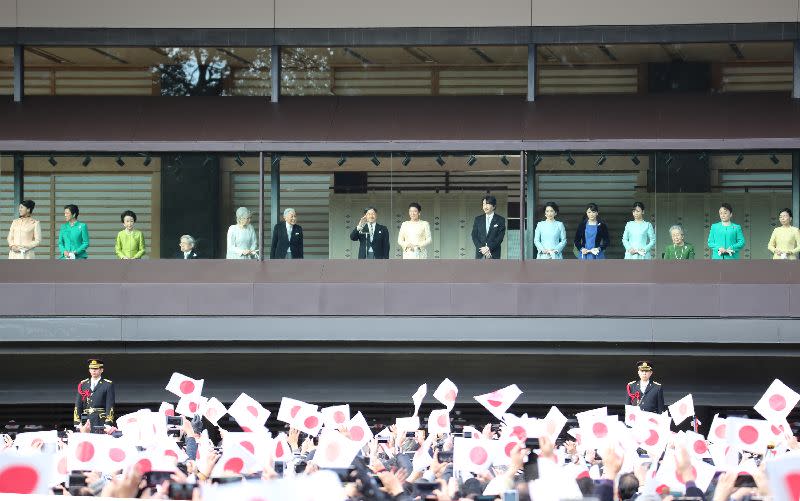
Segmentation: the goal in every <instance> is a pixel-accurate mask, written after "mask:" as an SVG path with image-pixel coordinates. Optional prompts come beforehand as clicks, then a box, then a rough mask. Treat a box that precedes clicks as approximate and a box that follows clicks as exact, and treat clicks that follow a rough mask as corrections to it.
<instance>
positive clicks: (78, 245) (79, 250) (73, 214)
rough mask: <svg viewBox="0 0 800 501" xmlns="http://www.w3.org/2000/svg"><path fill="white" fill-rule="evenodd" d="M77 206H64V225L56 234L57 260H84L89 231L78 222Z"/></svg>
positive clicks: (83, 224) (87, 246)
mask: <svg viewBox="0 0 800 501" xmlns="http://www.w3.org/2000/svg"><path fill="white" fill-rule="evenodd" d="M78 213H79V210H78V206H77V205H72V204H70V205H65V206H64V221H66V222H65V223H64V224H62V225H61V230H60V231H59V232H58V251H59V253H60V255H59V256H58V258H59V259H86V258H87V257H88V256H87V254H86V249H88V248H89V230H88V229H87V228H86V224H85V223H82V222H80V221H78Z"/></svg>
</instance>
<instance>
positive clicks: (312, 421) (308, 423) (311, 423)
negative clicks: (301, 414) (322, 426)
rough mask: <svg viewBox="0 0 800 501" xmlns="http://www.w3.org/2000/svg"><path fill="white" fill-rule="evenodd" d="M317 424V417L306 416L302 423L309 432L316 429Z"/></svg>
mask: <svg viewBox="0 0 800 501" xmlns="http://www.w3.org/2000/svg"><path fill="white" fill-rule="evenodd" d="M318 424H319V419H317V416H308V417H307V418H306V419H305V421H303V425H305V427H306V428H308V429H310V430H311V429H314V428H316V427H317V425H318Z"/></svg>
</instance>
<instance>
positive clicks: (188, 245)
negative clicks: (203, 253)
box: [175, 235, 200, 259]
mask: <svg viewBox="0 0 800 501" xmlns="http://www.w3.org/2000/svg"><path fill="white" fill-rule="evenodd" d="M194 244H195V241H194V238H193V237H192V236H191V235H183V236H182V237H181V240H180V243H179V244H178V247H179V249H178V251H177V252H175V259H200V256H198V255H197V252H195V250H194Z"/></svg>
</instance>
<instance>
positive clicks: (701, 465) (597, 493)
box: [0, 359, 800, 501]
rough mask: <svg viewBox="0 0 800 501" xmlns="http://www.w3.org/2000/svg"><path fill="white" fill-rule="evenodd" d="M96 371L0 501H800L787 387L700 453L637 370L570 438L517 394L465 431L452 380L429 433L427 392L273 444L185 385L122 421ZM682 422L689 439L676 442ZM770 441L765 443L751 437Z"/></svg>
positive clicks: (7, 446) (6, 454)
mask: <svg viewBox="0 0 800 501" xmlns="http://www.w3.org/2000/svg"><path fill="white" fill-rule="evenodd" d="M88 364H89V365H88V366H89V376H90V377H88V378H86V379H84V380H82V381H81V382H80V383H79V385H78V390H77V396H76V407H75V415H74V418H75V430H74V431H72V430H70V431H68V432H66V433H63V434H62V433H57V432H56V431H52V432H34V433H21V434H17V435H16V436H13V437H12V436H9V435H4V436H3V437H2V442H0V492H5V493H8V492H15V493H42V492H47V493H53V494H58V495H73V496H100V497H109V498H149V499H194V500H215V499H245V498H246V499H270V500H273V501H281V500H292V501H295V500H305V499H309V500H320V501H326V500H331V501H360V500H363V501H372V500H375V501H384V500H385V501H414V500H436V501H455V500H479V501H480V500H487V501H488V500H492V501H494V500H500V501H508V500H518V501H519V500H521V501H525V500H548V501H549V500H561V499H580V498H585V499H597V500H600V501H613V500H631V499H637V500H640V501H659V500H677V499H688V498H691V499H701V500H705V499H708V500H712V499H713V500H715V501H728V500H736V501H739V500H750V499H752V500H756V499H768V498H770V496H773V497H772V498H771V499H775V500H776V501H784V500H786V501H788V500H790V499H796V497H795V498H792V497H791V496H793V495H794V496H796V495H797V492H795V491H792V490H791V489H793V488H792V487H791V486H790V487H789V488H788V489H783V487H782V486H783V485H784V484H783V483H782V482H784V480H786V479H787V478H788V479H791V478H793V477H790V476H789V475H790V474H791V472H792V471H796V470H797V468H798V467H800V446H799V445H798V441H797V439H796V438H795V437H794V435H793V434H792V430H791V428H790V427H788V423H787V422H786V418H787V417H788V415H789V413H790V411H791V410H792V409H793V408H794V406H795V405H796V404H797V402H798V401H799V400H800V395H798V394H797V393H795V392H794V391H793V390H791V389H790V388H788V387H786V386H785V385H783V383H781V382H780V381H779V380H775V381H774V382H773V383H772V385H770V387H769V388H768V389H767V392H766V393H765V394H764V397H762V399H761V400H760V401H759V403H757V404H756V405H755V406H754V408H755V409H756V410H757V411H758V412H759V413H760V414H762V416H764V418H765V419H763V420H757V419H742V418H737V417H728V418H721V417H720V416H715V418H714V422H713V423H712V425H711V429H710V430H709V432H708V435H707V437H704V436H702V435H699V434H697V433H696V431H697V428H696V424H695V423H694V422H695V419H694V416H693V410H691V409H693V403H691V395H687V397H684V398H683V399H681V400H679V401H678V402H676V403H674V404H672V405H670V406H669V412H668V413H667V412H663V413H660V412H661V411H663V410H665V406H664V402H663V393H662V392H661V385H660V384H659V383H657V382H655V381H653V380H652V379H651V376H652V374H653V368H652V366H651V365H650V363H649V362H647V361H642V362H639V363H637V372H638V376H639V377H638V379H635V380H634V381H631V382H630V383H628V385H627V386H626V388H625V390H626V397H625V399H624V402H625V404H626V407H625V417H624V422H623V419H620V418H619V417H618V416H614V415H608V414H607V409H606V408H605V407H603V408H599V409H593V410H589V411H585V412H581V413H578V414H576V416H575V417H576V418H577V426H576V427H574V428H571V429H567V424H568V423H569V422H575V420H568V419H567V417H566V416H564V415H563V414H561V412H560V411H559V410H558V408H557V407H555V406H553V407H552V408H551V409H550V411H549V412H548V413H547V415H546V416H544V417H542V418H534V417H529V416H527V415H522V416H517V415H515V414H513V412H511V409H510V408H511V407H512V406H513V404H514V402H515V401H516V400H517V398H518V397H519V395H520V394H521V393H522V391H521V390H520V389H519V388H518V387H517V386H516V385H510V386H507V387H505V388H501V389H499V390H495V391H493V392H491V393H487V394H485V395H478V396H475V397H474V399H475V400H476V401H478V402H479V403H480V404H481V405H483V406H484V407H485V408H486V409H487V410H488V411H489V412H490V413H492V414H493V415H494V416H495V418H496V420H494V421H492V422H489V423H486V424H485V425H483V426H480V427H474V426H469V425H464V426H463V427H460V428H459V429H456V427H455V426H451V422H450V413H451V412H452V411H453V409H454V407H455V405H456V400H457V398H458V397H459V395H458V388H457V386H456V385H455V383H453V382H452V381H450V380H449V379H445V380H444V381H442V383H441V384H440V385H439V386H438V388H437V389H436V391H434V392H433V397H434V398H435V399H436V400H437V401H438V402H440V403H441V404H442V405H443V406H444V408H441V409H434V410H432V411H431V413H430V415H429V416H428V418H427V420H426V421H427V423H425V422H424V421H422V420H421V419H420V417H419V409H420V405H421V403H422V401H423V399H424V398H425V396H426V395H427V385H422V386H420V387H419V389H418V390H417V392H415V394H414V395H413V396H412V400H413V403H414V408H415V411H414V415H413V416H411V417H400V418H397V419H396V421H395V423H394V424H393V425H391V426H388V427H382V429H377V428H375V429H370V428H369V427H368V425H367V422H366V420H365V418H364V417H363V415H362V414H361V413H360V412H359V413H356V415H354V416H351V412H350V406H349V405H346V404H344V405H336V406H331V407H327V408H323V409H319V408H318V406H316V405H314V404H310V403H307V402H303V401H300V400H295V399H291V398H288V397H284V398H283V399H282V401H281V405H280V408H279V409H278V413H277V420H278V421H282V422H283V423H285V424H286V428H285V430H287V431H277V430H276V433H275V434H274V435H273V433H271V432H270V431H269V430H268V429H267V428H266V420H267V419H268V417H269V415H270V412H269V411H268V410H267V409H265V408H264V407H262V406H261V404H260V403H258V402H257V401H256V400H254V399H252V398H251V397H249V396H248V395H246V394H244V393H243V394H241V395H240V396H239V398H237V399H236V401H235V402H234V403H233V404H232V405H231V406H230V407H227V408H226V407H225V406H224V405H223V404H222V403H221V402H219V401H218V400H217V399H216V398H214V397H211V398H207V397H204V396H203V395H202V393H203V386H204V380H197V379H192V378H190V377H188V376H184V375H182V374H179V373H174V374H173V376H172V378H171V379H170V381H169V383H168V384H167V386H166V390H167V391H169V392H172V393H174V394H175V395H176V396H178V397H179V400H178V402H177V405H173V404H170V403H167V402H164V403H162V404H161V407H160V408H159V409H158V411H154V410H151V409H141V410H139V411H137V412H135V413H131V414H127V415H125V416H120V417H118V418H117V417H115V416H114V411H113V407H114V383H113V382H112V381H111V380H108V379H105V378H104V377H103V371H104V364H103V362H102V360H99V359H90V360H89V361H88ZM687 399H688V402H689V404H690V407H691V409H687V408H686V407H685V406H686V402H687ZM764 402H768V403H767V404H764ZM776 403H779V404H780V405H776ZM226 413H228V414H230V415H231V416H232V417H233V418H234V419H235V425H232V426H228V428H230V429H227V430H226V429H225V428H223V427H222V426H221V423H220V418H221V417H222V416H223V415H225V414H226ZM688 417H691V418H692V422H693V425H694V428H693V429H694V431H692V425H690V427H689V429H688V430H687V429H685V428H686V426H685V425H684V426H681V425H682V424H683V423H685V419H687V418H688ZM671 423H674V425H672V426H671ZM778 424H780V428H779V429H778V428H777V427H778ZM784 425H786V428H784ZM726 426H727V428H728V431H727V432H726V431H725V427H726ZM737 426H738V427H739V428H737ZM769 426H771V427H772V431H767V432H766V433H768V434H769V439H768V440H765V439H764V437H757V436H756V437H750V434H751V433H752V432H753V430H755V429H756V428H758V430H761V431H766V430H767V427H769ZM479 428H480V429H479ZM682 428H683V429H682ZM748 428H753V430H749V429H748ZM239 430H242V431H239ZM675 430H677V431H675ZM720 430H722V432H720ZM756 433H758V432H756ZM654 437H655V439H654ZM756 442H758V443H759V444H761V445H757V443H756ZM787 465H788V466H789V468H788V469H787V468H786V466H787ZM26 468H27V469H29V470H31V471H35V473H36V475H27V474H25V469H26ZM12 469H13V471H14V472H15V475H14V476H13V478H12V477H11V476H10V474H8V472H9V471H12ZM787 472H789V473H787ZM31 478H36V479H37V481H31ZM37 483H38V485H37ZM26 489H27V490H26ZM787 493H790V494H788V497H787Z"/></svg>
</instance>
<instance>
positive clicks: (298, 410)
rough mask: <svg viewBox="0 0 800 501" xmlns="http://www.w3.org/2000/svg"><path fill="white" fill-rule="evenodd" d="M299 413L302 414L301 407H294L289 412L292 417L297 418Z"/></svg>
mask: <svg viewBox="0 0 800 501" xmlns="http://www.w3.org/2000/svg"><path fill="white" fill-rule="evenodd" d="M298 412H300V406H299V405H295V406H294V407H292V410H290V411H289V414H290V415H291V416H292V417H295V416H296V415H297V413H298Z"/></svg>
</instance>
